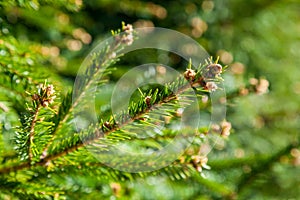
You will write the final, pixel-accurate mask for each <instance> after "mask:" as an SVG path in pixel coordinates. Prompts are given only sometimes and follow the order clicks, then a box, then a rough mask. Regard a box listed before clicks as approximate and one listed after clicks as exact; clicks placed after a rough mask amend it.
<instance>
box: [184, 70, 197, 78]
mask: <svg viewBox="0 0 300 200" xmlns="http://www.w3.org/2000/svg"><path fill="white" fill-rule="evenodd" d="M195 76H196V72H195V71H194V70H193V69H187V70H186V71H185V72H184V78H185V79H186V80H188V81H192V80H194V79H195Z"/></svg>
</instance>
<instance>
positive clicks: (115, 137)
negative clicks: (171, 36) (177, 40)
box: [0, 0, 300, 199]
mask: <svg viewBox="0 0 300 200" xmlns="http://www.w3.org/2000/svg"><path fill="white" fill-rule="evenodd" d="M0 9H1V11H0V24H1V29H0V91H1V92H0V130H1V134H0V188H1V189H0V199H116V198H118V199H266V198H268V199H270V198H271V199H286V198H290V199H293V198H297V197H298V196H299V195H300V194H299V191H300V189H299V180H298V179H297V178H296V175H297V174H299V159H300V153H299V152H300V150H299V141H300V138H299V128H300V127H299V118H300V117H299V113H300V107H299V103H298V102H299V100H300V99H299V93H300V92H299V91H300V90H299V88H300V84H299V80H298V79H299V78H298V77H299V70H298V69H297V67H296V66H299V64H300V63H299V59H297V58H296V57H297V55H298V54H299V51H298V49H299V48H298V47H299V42H297V41H298V39H299V38H298V35H299V34H300V33H299V29H298V28H297V27H299V21H300V16H299V12H298V11H299V4H298V3H297V2H296V1H293V0H290V1H268V0H263V1H232V0H226V1H223V0H216V1H208V0H205V1H183V0H182V1H163V2H159V1H151V2H148V1H139V0H137V1H121V2H120V1H115V0H113V1H102V0H96V1H84V2H82V1H80V0H74V1H70V0H59V1H48V0H28V1H27V0H8V1H4V0H3V1H0ZM122 21H126V22H128V23H132V24H133V25H134V27H142V26H153V25H155V26H162V27H165V28H171V29H175V30H178V31H180V32H182V33H185V34H187V35H190V36H191V37H193V38H194V39H195V40H197V41H198V42H199V43H200V44H201V45H203V46H204V47H205V49H207V51H209V52H210V53H211V54H212V55H213V56H214V57H219V58H220V59H219V61H218V62H219V63H220V64H221V65H222V66H225V65H228V66H229V67H228V68H226V67H223V69H222V71H223V72H224V71H225V69H226V73H224V74H222V77H221V76H220V75H219V73H218V72H216V70H217V71H218V66H219V64H217V63H218V62H216V63H209V62H208V63H202V65H201V66H199V68H197V69H195V68H193V67H191V66H192V65H191V64H192V63H191V62H192V61H190V63H186V62H185V61H183V60H181V59H180V58H178V56H176V55H173V54H168V53H166V52H162V51H155V50H145V51H144V52H133V53H131V54H129V55H123V54H121V53H120V52H121V50H122V49H123V48H124V47H125V46H126V45H129V44H130V43H131V42H132V41H131V40H126V39H128V38H126V34H125V35H123V36H122V35H121V36H119V35H118V34H119V33H120V32H121V31H124V30H125V29H128V27H126V24H125V23H123V24H122V28H121V29H119V26H120V24H121V22H122ZM111 29H116V30H117V31H111V32H112V35H113V38H114V40H115V42H114V43H107V45H105V48H103V49H102V51H100V52H96V53H94V54H92V56H91V57H90V59H89V63H87V65H88V66H89V67H88V68H86V71H82V72H79V74H80V75H83V76H81V77H80V79H77V80H76V81H80V84H79V85H81V86H82V87H79V88H76V90H75V89H74V88H72V87H71V85H72V84H73V83H74V81H75V76H76V75H77V70H78V69H79V67H80V64H81V63H82V61H83V58H84V56H85V55H86V54H87V53H88V52H87V51H88V50H90V49H91V48H92V46H93V44H96V43H97V41H98V40H100V41H102V40H103V38H105V36H107V35H108V33H109V31H110V30H111ZM124 37H125V38H124ZM133 38H134V40H137V39H138V37H136V36H135V35H133ZM145 62H147V63H151V62H152V63H157V62H162V63H164V64H167V65H169V66H172V67H174V68H175V69H176V70H178V71H181V72H182V77H178V79H177V80H176V81H174V82H171V83H168V84H166V85H163V86H159V87H157V85H147V86H144V87H141V88H139V89H138V90H136V91H135V93H134V94H133V95H132V98H131V100H130V104H129V107H128V109H127V110H124V111H122V112H121V113H118V114H117V115H116V114H112V110H111V107H110V105H109V103H110V102H108V100H107V99H108V96H110V95H111V92H112V91H111V90H112V88H113V87H114V85H115V83H116V81H118V79H119V78H120V77H121V76H122V75H123V74H124V73H126V71H128V70H129V69H130V68H131V67H132V66H133V65H139V64H141V63H145ZM211 62H212V61H211ZM221 65H220V66H221ZM189 70H190V71H189ZM184 72H185V73H184ZM100 74H102V77H101V78H100V76H99V75H100ZM266 79H267V80H269V82H268V81H267V80H266ZM207 82H212V83H218V84H222V83H223V84H224V85H225V89H226V93H227V102H226V106H227V116H228V120H229V121H230V122H231V123H232V126H233V129H234V130H233V131H231V132H233V134H231V136H230V137H229V140H227V137H228V135H229V129H230V128H231V125H230V123H228V122H226V121H223V122H221V123H220V124H211V125H210V126H209V125H208V124H207V123H205V122H204V124H202V122H201V124H200V128H199V130H197V133H196V134H194V132H193V131H191V130H189V129H186V130H184V131H181V132H179V131H177V130H176V129H175V128H174V127H175V126H176V124H178V123H180V120H181V116H180V113H179V112H178V110H180V108H182V104H180V103H179V100H178V98H177V97H178V96H180V97H181V98H182V99H183V100H182V99H181V103H183V104H185V105H186V106H188V105H191V103H192V102H191V99H189V98H190V97H191V93H196V97H197V99H198V102H199V105H198V106H199V108H200V111H201V117H202V116H203V119H204V121H205V120H206V118H208V117H207V116H209V115H210V114H211V112H212V110H211V108H210V106H211V103H212V102H211V101H210V100H211V99H210V92H211V91H210V90H214V85H210V86H209V87H208V85H207ZM100 86H101V91H100V95H98V96H96V98H97V107H100V111H99V112H98V111H97V115H98V116H97V117H98V121H97V122H94V123H92V124H89V126H88V127H86V128H84V129H80V128H78V127H76V126H75V125H74V120H76V116H74V111H77V109H87V110H89V109H90V105H89V104H87V102H86V101H85V100H86V99H89V98H94V96H93V95H94V93H93V89H94V88H95V87H100ZM191 86H192V87H191ZM269 86H270V87H269ZM54 89H55V90H54ZM268 89H269V93H268V94H264V95H263V96H262V94H263V93H265V92H266V91H268ZM220 100H221V102H224V99H220ZM98 104H99V105H98ZM191 117H192V116H191ZM188 119H191V118H188ZM157 124H165V129H163V130H162V131H160V132H159V134H151V133H148V132H146V131H145V132H141V131H140V130H147V129H149V128H152V127H155V126H157ZM191 133H192V134H191ZM218 133H219V134H218ZM143 134H144V135H143ZM220 135H221V136H222V137H220ZM176 137H177V138H178V137H180V138H182V139H187V140H193V142H192V144H191V145H190V146H188V148H186V149H185V151H184V152H182V154H181V156H179V157H178V156H174V157H172V156H171V157H169V158H164V159H165V160H168V159H169V160H175V161H174V162H172V163H171V164H169V165H167V166H165V167H163V168H160V169H158V170H156V171H152V172H139V173H129V172H125V171H118V170H116V169H113V168H110V167H109V166H106V165H105V164H104V163H102V162H99V159H100V160H101V159H103V160H110V161H111V163H114V166H117V167H119V168H122V167H123V168H126V169H128V167H130V166H131V164H132V163H135V164H137V162H136V161H132V163H130V162H131V161H130V160H129V158H128V157H126V155H125V154H124V155H123V154H122V152H120V155H118V156H113V157H112V155H111V154H109V152H110V151H111V150H115V149H114V148H115V147H116V146H117V145H118V144H119V143H122V144H123V145H124V146H125V147H126V148H127V150H128V151H141V150H145V151H146V150H147V151H153V152H154V151H157V150H160V149H162V148H163V147H164V146H165V145H167V144H169V143H170V142H171V141H173V139H174V138H176ZM210 137H216V138H218V139H217V143H216V144H215V148H214V149H213V150H212V152H211V153H210V154H209V155H208V160H207V157H203V156H201V154H199V152H201V151H203V150H205V148H207V146H206V145H207V142H209V140H210V139H211V138H210ZM145 138H147V139H145ZM99 149H100V150H101V156H99V155H98V156H97V155H96V154H97V153H99ZM174 152H175V151H174ZM151 159H154V158H151V157H145V158H141V159H140V161H139V162H140V163H138V165H142V164H143V165H145V166H147V165H149V166H152V165H153V162H152V161H153V160H151ZM274 188H275V189H274Z"/></svg>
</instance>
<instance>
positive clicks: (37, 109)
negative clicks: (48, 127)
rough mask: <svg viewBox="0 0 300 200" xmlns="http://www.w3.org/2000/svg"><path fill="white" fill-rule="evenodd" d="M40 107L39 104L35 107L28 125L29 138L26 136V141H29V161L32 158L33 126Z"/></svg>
mask: <svg viewBox="0 0 300 200" xmlns="http://www.w3.org/2000/svg"><path fill="white" fill-rule="evenodd" d="M40 109H41V105H40V104H38V105H37V107H36V110H35V112H34V114H33V119H32V121H31V125H30V130H29V138H28V143H29V148H28V156H29V161H31V160H32V158H33V153H32V146H33V145H34V143H33V139H34V127H35V124H36V122H37V119H38V115H39V111H40Z"/></svg>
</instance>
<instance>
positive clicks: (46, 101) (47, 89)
mask: <svg viewBox="0 0 300 200" xmlns="http://www.w3.org/2000/svg"><path fill="white" fill-rule="evenodd" d="M55 98H56V96H55V90H54V86H53V85H51V84H48V85H46V84H40V85H39V89H38V93H37V94H33V95H32V100H33V101H35V102H37V103H38V104H39V105H42V106H43V107H48V106H49V105H50V104H52V103H53V102H54V99H55Z"/></svg>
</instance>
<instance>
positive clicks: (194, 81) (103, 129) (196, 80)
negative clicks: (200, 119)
mask: <svg viewBox="0 0 300 200" xmlns="http://www.w3.org/2000/svg"><path fill="white" fill-rule="evenodd" d="M185 79H187V80H188V82H187V83H184V81H183V79H182V78H181V79H179V81H178V82H179V83H181V85H179V87H178V88H177V89H176V90H175V91H176V93H173V92H169V93H167V94H165V95H166V96H163V94H161V97H162V99H157V101H156V102H154V103H153V104H152V105H151V107H149V106H148V105H147V103H146V102H145V104H144V106H141V105H139V107H142V108H144V109H142V110H137V111H136V113H134V115H133V116H131V117H130V118H128V119H127V120H126V121H123V122H122V124H118V125H117V124H116V123H115V122H114V123H115V124H107V123H102V124H101V125H100V128H96V129H95V131H94V132H93V133H92V134H91V135H90V137H88V139H86V140H85V141H84V143H83V142H82V141H81V140H79V141H77V142H76V143H75V144H72V145H71V146H69V147H67V148H65V149H63V150H61V151H59V152H56V153H54V154H52V155H47V156H45V157H44V158H42V159H41V160H40V161H38V162H35V163H33V164H32V165H30V162H25V163H22V164H20V165H18V166H11V167H6V168H2V169H0V174H1V173H7V172H11V171H16V170H22V169H25V168H28V167H34V166H40V165H44V164H46V163H49V162H51V161H53V160H55V159H57V158H60V157H63V156H65V155H67V154H69V153H71V152H74V151H76V150H78V149H79V148H82V147H84V146H86V145H89V144H91V143H92V142H94V141H96V140H98V139H100V138H103V137H104V136H106V135H109V134H111V133H113V132H115V131H118V130H120V129H122V127H124V126H126V125H128V124H130V123H132V122H134V121H135V120H140V119H141V118H142V117H143V116H144V115H145V114H147V113H149V112H150V111H151V110H153V109H155V108H158V107H159V106H161V105H163V104H167V103H169V102H171V101H173V100H175V99H176V98H177V96H178V95H179V94H181V93H183V92H184V91H186V90H188V89H190V88H191V87H194V86H199V85H200V87H201V88H202V89H200V90H203V89H204V90H205V89H206V90H207V89H208V88H206V83H205V78H204V77H203V76H202V71H200V70H199V71H198V72H196V73H195V74H194V75H193V76H192V77H187V76H186V73H185ZM183 83H184V84H183ZM168 86H170V87H173V88H174V89H175V87H176V83H173V85H172V84H171V85H168V84H167V85H166V86H165V87H166V88H168ZM173 91H174V90H173ZM141 100H142V102H144V98H142V99H141ZM108 125H109V126H108Z"/></svg>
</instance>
